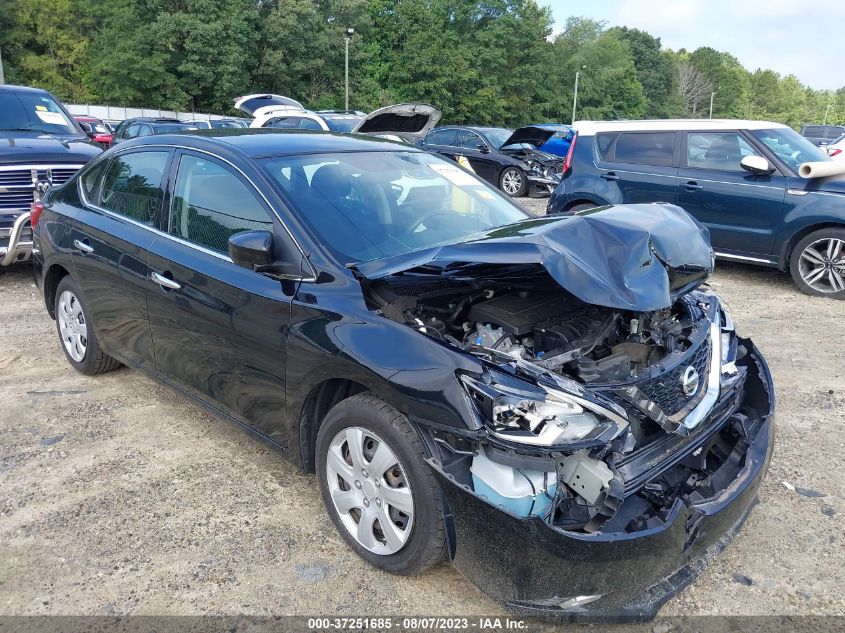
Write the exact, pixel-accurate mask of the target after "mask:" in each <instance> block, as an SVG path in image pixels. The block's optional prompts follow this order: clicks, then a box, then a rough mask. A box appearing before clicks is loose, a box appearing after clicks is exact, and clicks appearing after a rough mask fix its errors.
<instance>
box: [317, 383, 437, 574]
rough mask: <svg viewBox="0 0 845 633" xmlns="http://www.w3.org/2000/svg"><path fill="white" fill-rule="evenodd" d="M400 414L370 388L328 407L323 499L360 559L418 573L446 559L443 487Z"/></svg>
mask: <svg viewBox="0 0 845 633" xmlns="http://www.w3.org/2000/svg"><path fill="white" fill-rule="evenodd" d="M424 459H425V451H424V450H423V446H422V442H421V441H420V438H419V436H418V435H417V432H416V431H415V430H414V429H413V428H412V427H411V425H410V424H409V423H408V421H407V419H406V418H405V416H403V415H402V414H401V413H399V412H398V411H397V410H396V409H394V408H393V407H391V406H390V405H388V404H387V403H386V402H384V401H383V400H381V399H380V398H378V397H376V396H375V395H373V394H370V393H362V394H358V395H355V396H352V397H351V398H347V399H346V400H343V401H342V402H340V403H339V404H338V405H337V406H335V407H334V408H333V409H332V410H331V411H329V413H328V415H327V416H326V418H325V420H324V421H323V423H322V424H321V425H320V430H319V432H318V434H317V473H318V476H319V478H320V492H321V494H322V497H323V503H324V504H325V506H326V510H327V511H328V513H329V516H330V517H331V519H332V521H333V522H334V524H335V526H336V527H337V529H338V531H339V532H340V534H341V536H342V537H343V538H344V540H345V541H346V542H347V543H348V544H349V546H350V547H351V548H352V549H354V550H355V551H356V552H357V553H358V555H359V556H361V558H363V559H364V560H366V561H367V562H369V563H370V564H372V565H374V566H376V567H378V568H380V569H383V570H385V571H388V572H391V573H394V574H403V575H406V574H417V573H420V572H422V571H424V570H425V569H427V568H428V567H431V566H432V565H434V564H436V563H437V562H439V561H440V560H441V559H442V558H443V554H444V550H445V527H444V520H443V502H442V500H441V497H440V488H439V486H438V484H437V481H436V480H435V478H434V475H433V474H432V472H431V469H430V468H429V467H428V465H427V464H426V463H425V461H424Z"/></svg>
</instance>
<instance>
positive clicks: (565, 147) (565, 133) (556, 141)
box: [520, 123, 575, 158]
mask: <svg viewBox="0 0 845 633" xmlns="http://www.w3.org/2000/svg"><path fill="white" fill-rule="evenodd" d="M520 129H521V130H524V132H525V133H526V135H528V134H531V133H533V134H534V135H535V136H536V137H537V141H540V140H542V139H543V138H545V141H544V142H542V143H539V144H538V145H537V149H539V150H540V151H542V152H546V153H547V154H555V155H557V156H562V157H563V158H566V155H567V154H568V153H569V146H570V145H571V144H572V139H573V137H574V136H575V131H574V130H573V129H572V126H571V125H564V124H562V123H532V124H531V125H526V126H525V127H523V128H520ZM549 132H550V133H551V134H548V133H549ZM529 142H531V141H529ZM535 142H536V141H535Z"/></svg>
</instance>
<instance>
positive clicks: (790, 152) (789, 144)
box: [751, 127, 830, 172]
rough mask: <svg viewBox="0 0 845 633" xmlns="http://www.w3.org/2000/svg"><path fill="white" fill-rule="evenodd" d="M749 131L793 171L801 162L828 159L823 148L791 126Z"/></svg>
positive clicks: (796, 170) (795, 170)
mask: <svg viewBox="0 0 845 633" xmlns="http://www.w3.org/2000/svg"><path fill="white" fill-rule="evenodd" d="M751 133H752V134H753V135H754V136H756V137H757V139H758V140H760V141H761V142H763V144H765V146H766V147H768V148H769V149H770V150H772V151H773V152H774V153H775V154H777V157H778V158H780V159H781V160H782V161H783V162H784V163H786V164H787V166H788V167H789V168H790V169H792V171H794V172H798V167H799V166H800V165H801V163H810V162H815V161H820V160H830V157H829V156H828V155H827V154H826V153H825V151H824V150H822V149H819V148H818V147H816V146H815V145H813V144H812V143H811V142H810V141H808V140H807V139H805V138H804V137H803V136H801V135H800V134H798V132H796V131H795V130H793V129H791V128H788V127H785V128H775V129H773V130H751Z"/></svg>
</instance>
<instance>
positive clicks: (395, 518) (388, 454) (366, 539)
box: [326, 426, 414, 555]
mask: <svg viewBox="0 0 845 633" xmlns="http://www.w3.org/2000/svg"><path fill="white" fill-rule="evenodd" d="M326 481H327V482H328V488H329V493H330V495H331V498H332V503H333V504H334V507H335V510H337V513H338V516H340V520H341V522H342V523H343V526H344V527H345V528H346V530H347V531H348V532H349V533H350V534H351V535H352V537H353V538H354V539H355V540H356V541H357V542H358V543H359V544H360V545H361V547H363V548H365V549H367V550H369V551H370V552H373V553H374V554H381V555H390V554H395V553H396V552H398V551H399V550H401V549H402V548H403V547H404V546H405V545H406V544H407V542H408V539H409V538H410V535H411V529H412V528H413V520H414V495H413V492H412V491H411V487H410V485H409V484H408V478H407V476H406V475H405V469H404V468H403V467H402V464H400V463H399V459H398V458H397V457H396V454H395V453H394V452H393V450H392V449H391V448H390V446H389V445H388V444H387V442H385V441H384V440H382V439H381V438H380V437H379V436H377V435H376V434H375V433H373V432H372V431H368V430H367V429H364V428H361V427H359V426H351V427H348V428H345V429H343V430H342V431H340V432H339V433H338V434H337V435H335V436H334V439H333V440H332V441H331V444H330V445H329V450H328V455H327V456H326Z"/></svg>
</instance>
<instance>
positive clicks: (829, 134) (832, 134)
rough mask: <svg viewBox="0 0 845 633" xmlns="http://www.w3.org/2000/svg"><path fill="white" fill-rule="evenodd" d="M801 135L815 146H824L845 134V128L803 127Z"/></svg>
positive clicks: (838, 126)
mask: <svg viewBox="0 0 845 633" xmlns="http://www.w3.org/2000/svg"><path fill="white" fill-rule="evenodd" d="M800 134H801V136H803V137H804V138H806V139H807V140H808V141H810V142H811V143H812V144H813V145H823V144H826V143H829V142H830V141H832V140H833V139H835V138H839V137H840V136H842V135H843V134H845V126H843V125H802V126H801V132H800Z"/></svg>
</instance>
